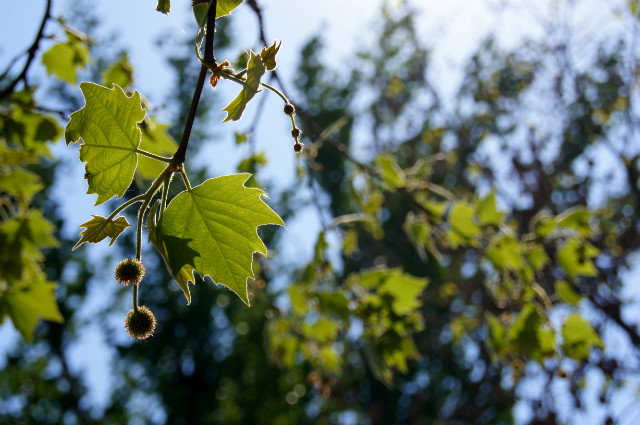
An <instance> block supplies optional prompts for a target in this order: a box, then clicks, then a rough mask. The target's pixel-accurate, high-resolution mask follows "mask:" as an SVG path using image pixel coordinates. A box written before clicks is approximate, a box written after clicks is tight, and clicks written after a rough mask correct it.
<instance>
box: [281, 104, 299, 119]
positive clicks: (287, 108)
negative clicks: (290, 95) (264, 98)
mask: <svg viewBox="0 0 640 425" xmlns="http://www.w3.org/2000/svg"><path fill="white" fill-rule="evenodd" d="M284 113H285V114H286V115H289V116H292V115H295V113H296V110H295V108H294V107H293V105H292V104H290V103H287V104H286V105H284Z"/></svg>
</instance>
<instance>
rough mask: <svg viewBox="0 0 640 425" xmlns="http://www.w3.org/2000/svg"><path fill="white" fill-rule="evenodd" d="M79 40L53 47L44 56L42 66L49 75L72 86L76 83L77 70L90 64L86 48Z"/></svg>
mask: <svg viewBox="0 0 640 425" xmlns="http://www.w3.org/2000/svg"><path fill="white" fill-rule="evenodd" d="M78 41H79V40H77V39H71V38H70V40H69V41H67V42H63V43H58V44H55V45H53V46H52V47H51V48H50V49H49V50H47V51H46V52H45V53H44V54H43V55H42V64H43V65H44V66H45V68H46V69H47V73H48V74H53V75H55V76H56V77H58V78H59V79H61V80H64V81H67V82H69V83H71V84H75V83H76V78H77V72H76V71H77V68H78V67H82V68H84V67H85V65H86V63H88V62H90V61H91V59H90V57H89V52H88V50H87V48H86V46H85V45H84V44H82V43H80V42H78Z"/></svg>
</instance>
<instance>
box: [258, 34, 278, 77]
mask: <svg viewBox="0 0 640 425" xmlns="http://www.w3.org/2000/svg"><path fill="white" fill-rule="evenodd" d="M280 46H282V41H281V42H280V43H278V44H277V45H276V42H275V41H274V42H273V44H272V45H271V46H269V47H263V48H262V50H261V51H260V57H261V58H262V61H263V62H264V64H265V66H266V67H267V70H268V71H273V70H274V69H276V67H277V66H278V63H277V62H276V55H277V54H278V51H279V50H280Z"/></svg>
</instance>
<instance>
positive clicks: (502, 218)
mask: <svg viewBox="0 0 640 425" xmlns="http://www.w3.org/2000/svg"><path fill="white" fill-rule="evenodd" d="M246 3H247V4H246V5H241V6H240V7H246V6H251V7H252V8H253V10H257V11H259V10H260V6H261V5H262V3H260V2H256V1H248V2H246ZM161 4H162V5H163V6H162V8H163V9H167V10H168V2H163V1H161V2H159V4H158V7H159V8H160V6H161ZM625 5H626V3H625ZM627 6H628V7H626V8H624V9H622V10H621V11H620V13H621V14H622V15H623V17H624V23H625V25H631V26H632V27H633V28H634V30H633V31H631V32H627V30H626V28H623V29H621V31H620V36H619V39H618V40H611V39H608V40H606V42H605V41H599V42H598V43H596V44H595V45H591V46H590V49H592V52H594V53H593V54H592V55H587V56H588V57H586V58H585V57H583V56H582V52H581V51H580V50H579V49H577V47H576V43H577V41H576V40H575V39H574V38H573V36H574V34H572V33H571V32H570V31H566V28H564V27H562V28H561V27H560V26H558V27H554V26H552V27H551V30H550V33H549V34H548V35H547V36H546V37H541V38H537V39H532V40H525V41H523V42H522V43H521V45H519V46H518V47H517V48H513V49H509V50H505V49H504V48H502V47H501V46H500V43H499V42H498V41H496V40H494V39H491V38H490V39H487V40H486V41H485V42H484V43H482V44H481V45H480V46H479V47H478V49H477V51H476V52H475V53H474V54H473V55H472V57H471V58H470V59H469V61H468V63H467V64H466V67H465V69H464V70H463V71H464V72H463V74H464V75H463V78H462V80H461V83H460V85H459V89H458V90H457V92H456V94H455V96H454V97H453V98H452V99H449V98H445V97H444V95H443V94H442V93H441V92H440V91H439V89H438V87H439V85H438V78H439V77H438V76H435V75H433V72H432V62H431V51H430V46H428V45H425V42H424V41H423V40H421V39H420V38H419V36H418V35H417V31H416V22H415V16H416V15H415V11H414V10H413V9H412V7H411V5H410V4H409V3H408V2H396V3H393V5H392V4H391V3H385V5H384V7H383V9H382V10H381V13H380V17H379V21H378V27H377V28H376V36H377V39H376V40H375V43H374V44H373V45H372V46H363V47H362V49H361V50H360V51H358V52H354V53H353V57H352V58H351V60H349V61H347V62H345V65H344V66H343V67H342V68H340V69H331V68H330V67H328V66H327V65H326V64H325V63H324V61H323V35H322V34H319V35H318V36H317V37H315V38H313V39H311V40H309V41H308V43H307V44H306V45H305V47H304V49H303V50H302V51H301V52H300V60H299V68H298V70H297V74H296V76H295V90H294V91H293V92H291V93H287V95H288V96H289V97H290V98H291V99H292V100H293V101H294V102H295V105H296V112H297V118H298V119H299V120H300V122H301V123H302V131H303V142H304V143H305V150H304V152H303V154H302V155H300V156H298V157H297V159H296V165H297V176H296V181H295V182H290V185H289V186H288V187H285V188H275V187H274V188H270V189H271V190H270V193H271V197H270V200H269V204H270V206H271V207H272V208H273V209H274V210H275V211H277V212H278V213H279V214H280V215H281V216H282V217H283V218H284V220H285V222H286V223H290V222H295V221H296V220H299V219H300V217H301V216H302V211H312V212H313V213H314V214H316V215H317V217H318V222H319V223H320V227H321V230H320V231H319V232H318V233H317V234H308V235H304V236H305V238H307V239H312V240H314V241H315V247H314V252H313V256H312V258H310V259H300V258H293V259H278V258H277V252H278V249H279V248H281V247H282V245H283V244H286V243H287V240H286V238H285V236H283V233H282V232H281V231H278V230H274V229H264V230H265V231H261V235H262V237H263V239H264V240H265V243H266V245H267V246H268V247H270V248H271V247H275V249H274V251H275V252H276V255H275V259H274V258H269V259H265V258H264V257H258V256H256V257H255V258H254V259H255V262H254V263H255V264H254V271H255V272H256V279H255V280H254V281H253V282H251V283H250V291H249V292H250V299H251V307H250V308H248V307H247V306H246V305H245V304H244V303H242V302H241V301H240V300H239V299H238V298H237V297H236V296H235V295H234V294H233V293H231V292H229V291H227V290H226V289H224V288H221V287H219V286H216V285H213V284H212V283H211V281H210V280H206V281H203V280H201V279H200V280H199V281H198V282H197V283H196V285H195V289H194V292H193V294H192V295H193V296H192V302H191V304H190V305H189V306H185V305H184V298H183V295H182V294H181V293H180V292H179V291H176V284H175V282H173V280H172V278H171V276H170V275H169V274H168V272H167V271H166V269H165V267H164V265H163V262H162V260H161V259H160V258H159V257H157V256H152V254H151V253H150V252H149V254H145V265H146V269H147V275H146V276H145V280H144V282H143V283H142V286H141V292H142V298H143V300H144V304H145V305H146V306H148V307H149V308H150V309H151V310H152V311H153V312H154V314H155V316H156V318H157V321H158V323H157V328H156V332H155V334H154V336H153V337H152V338H151V339H149V340H148V341H146V342H132V341H129V340H128V339H127V337H126V335H124V330H123V328H122V320H123V318H124V315H125V313H126V311H127V309H128V308H129V307H128V303H129V298H128V293H127V294H125V293H123V292H118V291H117V290H115V289H114V290H113V292H112V296H113V300H111V302H109V303H107V305H106V306H102V307H100V308H99V309H97V310H95V311H90V312H89V314H87V312H86V311H85V310H83V308H82V306H83V303H85V302H87V303H88V302H89V301H90V300H91V294H90V292H89V288H90V286H91V285H90V284H96V282H99V283H103V282H104V281H106V282H109V281H110V280H112V277H111V276H112V274H111V273H112V272H111V271H110V270H109V268H108V265H110V264H112V263H114V258H115V257H114V256H116V255H120V254H121V253H122V256H123V257H124V256H130V255H128V254H127V253H131V252H132V251H133V250H134V244H135V241H134V239H135V235H134V234H133V232H128V233H127V232H124V233H123V234H122V236H120V238H119V239H118V243H117V244H116V245H117V246H119V248H118V250H116V251H110V250H105V251H108V252H109V253H108V254H105V258H103V259H101V260H100V261H102V263H101V264H92V262H91V261H90V260H89V258H88V256H87V255H88V254H87V250H86V244H85V247H83V248H80V249H78V250H77V251H75V252H74V253H73V254H72V253H71V248H72V247H73V246H74V244H75V243H76V242H77V240H67V239H66V238H65V237H63V235H62V234H61V233H60V232H59V229H60V228H61V227H62V222H63V221H64V219H65V218H64V217H61V216H60V214H59V213H58V208H57V202H59V201H55V200H53V199H52V198H51V192H52V190H53V185H54V182H55V176H56V173H60V172H62V171H61V169H62V167H63V164H60V163H58V162H57V161H56V160H55V159H54V158H53V157H52V155H51V153H50V144H51V143H55V142H56V141H59V139H60V137H61V134H62V127H64V126H65V125H66V120H65V118H66V117H67V116H68V112H70V111H73V110H74V109H75V108H77V107H78V104H81V99H78V91H77V90H76V88H75V86H77V84H76V83H77V82H78V81H77V76H78V74H80V75H84V76H86V77H87V78H90V79H91V78H92V80H91V81H95V82H98V83H102V84H105V85H107V86H110V85H111V83H117V84H118V85H120V86H121V87H122V88H123V89H125V90H128V91H129V92H133V90H135V84H136V81H135V80H134V78H133V75H134V71H133V69H134V65H135V64H131V63H130V61H129V59H128V56H127V55H126V52H122V54H118V55H115V56H114V55H113V53H111V52H105V51H104V50H101V48H100V47H99V46H100V40H93V39H91V38H90V37H87V36H85V35H84V34H82V32H81V31H78V30H77V29H73V28H71V27H70V26H68V25H67V23H66V22H64V21H55V22H54V21H53V20H52V19H50V20H49V21H50V22H48V25H49V26H51V27H52V28H53V27H54V26H56V25H57V26H58V28H57V30H58V31H61V33H64V34H65V37H64V38H62V39H61V40H62V41H57V42H52V41H50V40H41V43H40V45H39V46H38V45H37V44H35V45H36V50H37V51H38V55H39V58H40V59H37V60H35V62H33V65H32V66H33V67H40V68H42V69H44V70H46V72H47V73H48V75H50V78H51V81H46V82H45V83H44V87H42V88H38V87H35V86H33V85H30V84H28V83H29V80H28V79H27V78H26V77H25V76H23V75H21V73H20V69H17V70H16V69H12V68H11V67H10V68H9V69H7V71H6V72H4V73H3V74H2V77H1V78H0V158H1V161H0V320H4V322H5V323H9V322H10V323H11V324H12V325H11V326H14V327H15V328H16V329H17V330H18V331H19V332H20V334H21V335H22V337H23V338H24V340H21V341H20V342H19V343H18V344H16V345H15V346H13V347H7V349H6V352H7V354H6V355H5V357H4V358H0V366H1V367H2V372H1V373H0V422H1V423H3V424H25V423H29V424H112V423H113V424H122V423H128V424H164V423H166V424H225V425H229V424H283V425H284V424H327V425H329V424H371V425H388V424H412V425H418V424H448V423H451V424H510V423H514V421H515V419H516V418H515V407H516V406H525V408H526V411H527V412H528V413H527V414H526V415H524V416H523V417H520V418H518V419H519V420H520V421H521V422H523V423H530V424H560V423H576V422H575V421H576V420H577V419H576V418H578V417H579V416H580V415H584V414H590V415H591V416H590V419H591V420H592V421H593V422H589V423H613V421H615V422H623V421H628V420H629V418H630V417H633V415H635V414H637V413H638V412H639V411H640V409H639V408H638V407H637V405H636V406H635V407H634V405H633V401H631V409H627V410H623V411H622V413H620V412H619V411H618V412H615V411H614V410H613V409H612V407H611V406H612V405H613V403H614V401H617V400H619V397H621V395H620V394H621V393H622V392H623V390H624V389H625V388H626V387H628V386H631V387H632V389H633V390H634V391H635V392H636V393H637V391H638V389H639V388H640V387H639V385H640V382H639V381H638V379H637V376H638V372H640V369H639V368H640V365H639V364H638V361H637V359H638V349H639V348H640V335H639V334H638V331H637V327H636V323H634V322H633V320H629V319H628V317H626V316H625V313H624V307H625V304H627V303H628V302H629V301H630V300H626V299H624V297H623V294H624V293H625V285H629V284H631V283H632V282H631V283H630V282H624V281H623V277H624V275H625V273H626V272H627V271H628V269H629V268H631V267H632V266H633V265H634V258H637V252H638V248H639V245H640V234H639V233H640V221H639V218H640V217H639V215H640V136H639V134H640V133H639V131H640V118H638V117H639V116H640V113H639V112H640V111H639V110H638V106H637V102H638V100H640V99H639V95H638V91H637V85H638V81H639V78H640V74H639V71H638V70H639V68H638V65H639V64H640V55H639V54H638V52H637V48H635V47H633V46H635V45H634V44H633V42H637V41H638V40H637V35H636V34H638V32H637V31H638V29H640V28H639V26H640V20H638V4H637V2H634V1H632V2H629V3H628V5H627ZM174 7H175V4H174ZM567 7H570V6H567ZM152 12H153V8H152V7H150V13H152ZM224 19H229V20H228V21H225V22H233V16H231V17H230V18H224ZM621 19H622V18H621ZM90 20H91V18H90V17H86V16H85V17H82V18H77V22H74V25H76V26H77V27H79V28H80V29H87V28H91V27H92V24H91V21H90ZM229 25H230V24H229ZM268 29H269V28H268V22H267V23H266V25H265V28H264V30H265V31H267V32H268ZM219 33H220V34H219V36H216V56H218V57H219V58H222V57H224V55H226V54H229V55H233V53H232V52H236V51H237V50H238V49H242V48H243V47H242V46H236V45H235V44H234V41H233V38H232V37H231V38H229V37H230V36H229V35H228V34H225V33H224V31H222V30H220V31H219ZM629 34H631V35H629ZM194 37H195V34H194ZM165 43H168V42H165ZM630 43H631V45H630ZM285 44H286V40H285ZM172 47H174V49H172V55H171V56H170V57H169V58H168V64H169V66H170V67H172V69H173V70H174V71H175V75H176V79H177V83H176V87H175V90H174V91H173V95H172V98H171V99H170V100H169V101H170V103H171V104H172V105H173V108H174V109H173V110H174V111H176V112H175V116H174V117H173V122H171V123H160V122H158V121H157V117H156V116H154V114H148V115H147V117H146V118H145V120H144V121H143V122H142V124H141V125H140V127H141V130H142V133H143V144H146V145H145V146H146V149H148V150H149V151H153V152H157V153H159V154H171V153H172V150H174V149H175V147H176V143H175V139H179V137H180V135H181V134H180V132H181V129H182V126H183V124H184V123H183V122H182V121H183V120H184V117H185V116H186V111H188V109H189V103H190V102H191V94H192V91H193V86H194V84H195V80H196V78H197V72H198V68H199V64H198V63H197V61H196V58H195V55H194V54H193V44H192V43H191V42H190V43H189V44H188V45H186V44H180V43H174V44H173V45H172ZM283 48H284V47H283ZM245 62H246V60H245ZM585 62H586V63H585ZM83 73H84V74H83ZM25 75H28V74H25ZM279 78H280V77H279ZM285 85H286V86H290V85H291V84H285ZM287 88H289V87H287ZM38 90H47V93H50V94H52V97H51V99H55V102H54V103H45V102H44V101H43V100H42V96H41V95H39V93H41V92H39V91H38ZM260 95H265V94H264V93H260ZM211 97H213V96H205V98H203V102H204V105H203V107H202V108H201V109H200V110H199V116H198V118H197V119H196V123H197V124H196V127H195V129H194V133H193V136H192V143H193V146H194V147H193V149H196V151H197V149H199V148H201V147H202V145H203V144H205V143H210V142H212V141H214V140H216V138H218V137H219V136H216V135H215V132H214V135H211V131H208V130H206V128H205V127H204V126H203V124H198V123H202V122H203V121H206V119H207V117H208V116H210V113H211V110H212V107H213V104H212V102H211ZM254 102H255V101H254ZM53 104H55V105H56V106H55V107H53V106H51V105H53ZM263 105H264V104H263ZM209 127H210V126H209ZM255 137H260V134H250V135H247V134H236V135H235V141H234V143H237V144H238V145H242V146H241V147H244V146H245V145H246V144H249V145H250V150H251V152H250V153H249V155H248V156H247V157H246V158H244V159H243V160H242V161H241V162H240V164H239V166H238V171H241V172H252V173H254V174H255V175H254V178H253V180H252V185H253V184H257V185H258V186H260V185H261V184H262V183H263V182H262V179H261V170H262V168H263V167H264V166H265V165H267V163H268V158H269V156H268V152H267V153H266V155H265V153H263V152H257V151H256V150H255V147H254V145H253V143H252V140H253V138H255ZM286 137H287V135H283V136H282V138H283V139H284V138H286ZM154 146H155V147H154ZM154 165H156V164H154V163H151V162H150V163H147V164H144V165H143V164H141V165H140V168H139V170H138V174H137V175H136V177H135V180H134V184H132V186H131V187H130V188H128V189H127V191H126V193H125V195H124V197H125V198H126V199H130V198H132V197H134V196H136V195H138V194H139V193H141V190H143V189H142V187H143V186H142V185H139V183H142V182H145V181H147V182H148V181H149V179H150V178H153V176H154V175H156V174H157V170H154V169H153V167H154ZM603 169H604V170H605V171H604V172H603V171H602V170H603ZM205 174H206V170H201V171H200V176H201V177H203V176H205ZM614 177H615V179H616V180H615V182H616V185H617V186H616V188H615V190H614V187H612V182H613V181H614ZM172 195H173V196H175V195H176V194H175V193H174V194H172ZM102 243H103V244H105V243H104V242H102ZM105 245H106V244H105ZM115 260H116V261H117V258H115ZM105 270H106V271H105ZM114 285H115V284H114ZM56 286H57V290H56V292H55V295H54V292H53V290H54V287H56ZM56 298H57V301H56ZM39 319H43V320H40V321H39ZM95 329H99V331H100V335H102V338H103V339H104V341H105V344H104V346H105V347H106V348H105V349H106V350H107V355H108V357H109V362H108V365H107V366H106V367H107V368H108V372H107V373H108V375H109V376H110V382H109V384H105V386H106V387H107V388H106V392H107V393H108V399H107V402H106V405H105V406H102V407H101V408H96V407H95V406H93V404H92V403H93V401H92V394H91V393H90V392H88V391H89V388H90V387H89V385H88V383H87V380H86V376H85V375H84V374H83V372H82V371H81V369H80V368H78V367H76V365H74V363H73V360H72V358H71V352H72V350H73V347H74V345H75V344H77V343H78V341H80V340H81V339H82V338H83V335H86V333H87V332H89V331H90V330H93V332H95ZM611 329H614V330H615V332H617V334H618V335H621V338H622V339H623V341H624V344H625V347H626V348H625V350H624V352H626V353H632V354H633V355H623V354H621V353H620V352H616V350H615V349H614V348H611V347H609V346H608V344H607V342H608V332H611ZM593 374H596V375H597V376H599V377H600V378H601V379H599V380H597V381H596V382H595V383H594V381H593V380H589V379H588V378H587V377H588V376H589V375H593ZM533 380H536V381H537V382H538V386H539V387H541V388H542V390H539V391H533V390H528V389H529V388H530V385H531V382H532V381H533ZM593 392H595V393H597V394H598V397H597V400H596V403H597V406H594V405H593V403H590V400H591V399H590V398H589V397H590V394H591V393H593ZM559 399H563V400H565V403H564V404H563V403H560V402H558V400H559ZM593 412H596V414H593ZM583 418H584V416H583Z"/></svg>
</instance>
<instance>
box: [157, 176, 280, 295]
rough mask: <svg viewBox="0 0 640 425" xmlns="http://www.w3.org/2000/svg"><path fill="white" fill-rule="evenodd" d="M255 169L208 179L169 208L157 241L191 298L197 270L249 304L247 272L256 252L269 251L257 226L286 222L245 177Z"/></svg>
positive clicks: (251, 275)
mask: <svg viewBox="0 0 640 425" xmlns="http://www.w3.org/2000/svg"><path fill="white" fill-rule="evenodd" d="M249 177H251V174H247V173H243V174H234V175H230V176H222V177H217V178H214V179H209V180H207V181H205V182H204V183H202V184H201V185H199V186H196V187H194V188H193V189H191V190H188V191H184V192H182V193H180V194H178V195H177V196H176V197H175V198H174V199H173V200H172V201H171V203H170V204H169V206H168V207H167V208H166V209H165V211H164V213H163V215H162V218H161V220H160V222H159V223H158V227H157V229H155V235H154V238H156V243H155V244H154V245H156V246H160V248H159V251H160V253H161V254H162V255H163V256H164V257H165V261H166V262H167V265H168V266H169V269H170V271H171V273H172V274H173V277H174V278H175V279H176V281H177V282H178V284H179V285H180V287H181V288H182V289H183V291H184V292H185V296H186V297H187V300H188V301H189V300H190V295H189V287H188V283H189V281H191V282H194V277H193V271H194V270H195V271H196V272H198V274H199V275H200V276H202V277H205V276H210V277H211V279H212V280H213V281H214V282H215V283H219V284H222V285H224V286H226V287H227V288H229V289H231V290H232V291H233V292H235V293H236V294H237V295H238V296H239V297H240V298H241V299H242V301H244V302H245V303H246V304H247V305H248V304H249V297H248V293H247V278H250V277H253V270H252V264H253V253H254V252H259V253H262V254H265V255H266V253H267V248H266V247H265V245H264V243H263V242H262V240H261V239H260V237H259V236H258V232H257V227H258V226H262V225H265V224H278V225H281V226H283V225H284V222H283V221H282V219H281V218H280V216H278V214H276V213H275V212H274V211H273V210H272V209H271V208H269V206H267V204H265V203H264V201H263V200H262V198H261V196H262V194H263V193H264V192H263V191H262V190H260V189H255V188H247V187H245V186H244V183H245V182H246V181H247V180H248V179H249Z"/></svg>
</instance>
